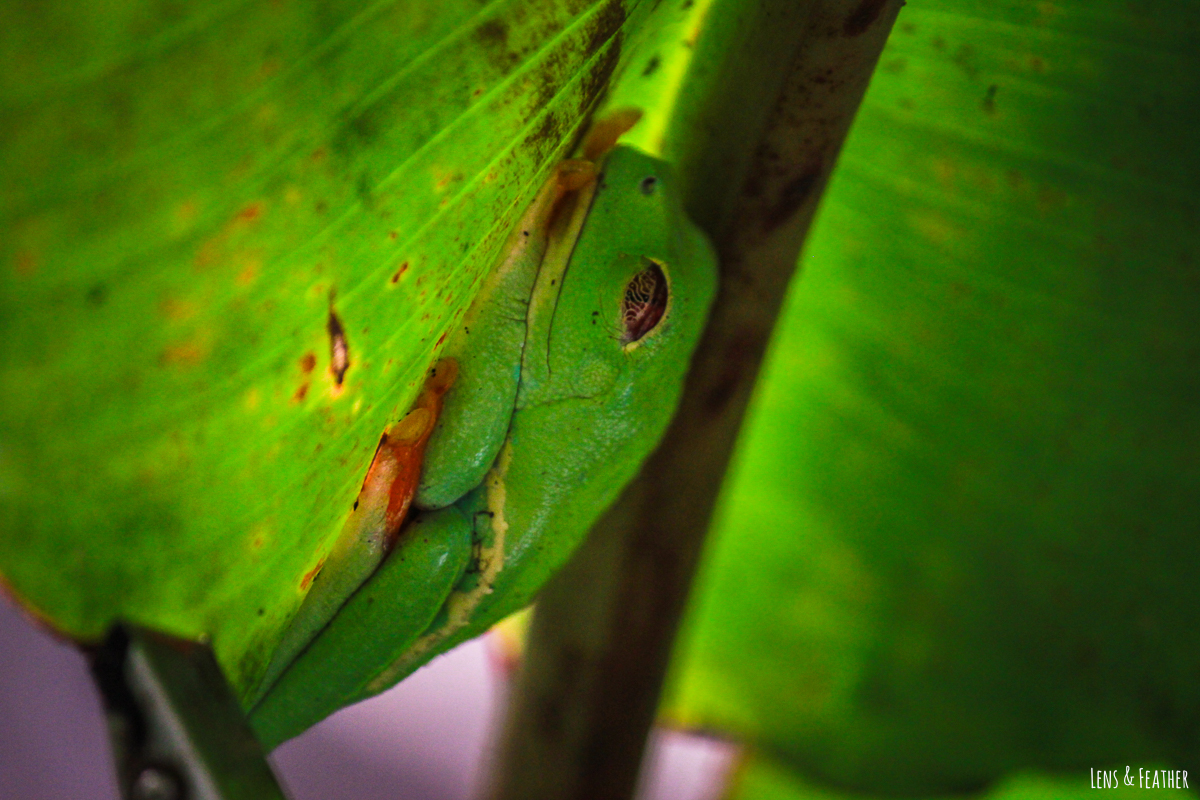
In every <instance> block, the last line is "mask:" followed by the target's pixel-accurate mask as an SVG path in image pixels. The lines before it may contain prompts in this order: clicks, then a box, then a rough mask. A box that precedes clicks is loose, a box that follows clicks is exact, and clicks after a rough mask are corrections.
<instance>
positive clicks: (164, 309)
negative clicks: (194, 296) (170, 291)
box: [158, 297, 196, 322]
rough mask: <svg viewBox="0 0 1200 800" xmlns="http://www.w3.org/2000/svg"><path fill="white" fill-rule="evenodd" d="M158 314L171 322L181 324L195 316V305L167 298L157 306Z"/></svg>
mask: <svg viewBox="0 0 1200 800" xmlns="http://www.w3.org/2000/svg"><path fill="white" fill-rule="evenodd" d="M158 313H160V314H161V315H162V316H164V317H166V318H167V319H169V320H171V321H173V322H182V321H184V320H186V319H190V318H191V317H194V316H195V315H196V304H195V303H192V302H190V301H188V300H180V299H179V298H177V297H168V298H165V299H164V300H162V301H161V302H160V303H159V304H158Z"/></svg>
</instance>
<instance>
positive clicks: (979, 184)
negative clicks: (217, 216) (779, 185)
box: [665, 0, 1200, 798]
mask: <svg viewBox="0 0 1200 800" xmlns="http://www.w3.org/2000/svg"><path fill="white" fill-rule="evenodd" d="M1198 12H1200V7H1198V6H1197V5H1196V3H1194V2H1185V3H1172V2H1155V3H1137V4H1132V3H1126V2H1117V1H1115V0H1104V1H1103V2H1098V1H1095V0H1091V1H1089V2H1083V1H1082V0H1072V1H1071V2H1039V3H1025V2H1015V0H1013V1H1008V2H981V1H979V0H956V1H955V2H949V0H914V2H912V3H910V4H909V6H908V7H907V8H905V9H904V10H903V11H902V13H901V15H900V18H899V21H898V22H897V24H896V27H895V29H894V31H893V33H892V37H891V40H890V41H889V43H888V46H887V49H886V50H885V52H884V55H883V57H882V60H881V62H880V68H879V70H878V71H877V72H876V75H875V78H874V81H873V84H872V87H871V89H870V91H869V93H868V95H867V98H866V101H865V103H864V105H863V107H862V109H861V111H860V113H859V116H858V119H857V121H856V123H855V128H854V130H853V132H852V134H851V136H850V139H849V141H848V143H847V145H846V148H845V150H844V152H843V154H842V156H841V160H840V162H839V166H838V169H837V172H836V174H835V176H834V179H833V181H832V184H831V186H830V189H829V191H828V193H827V194H826V197H825V200H824V205H823V208H822V211H821V213H820V217H819V219H818V221H817V225H816V227H815V229H814V231H813V234H812V236H811V238H810V240H809V242H808V244H807V246H806V250H805V253H804V255H803V257H802V268H803V272H802V275H801V276H800V278H799V279H798V280H797V281H796V282H795V283H794V285H793V287H792V293H791V296H790V298H789V301H788V308H787V310H786V313H785V317H784V318H783V319H782V321H781V323H780V326H779V328H778V329H777V331H776V337H775V340H774V343H773V350H772V353H771V356H770V360H769V362H768V366H767V373H766V377H765V379H764V381H763V382H762V384H761V385H760V389H759V392H758V395H757V398H756V401H755V409H754V411H753V414H752V418H751V420H750V421H749V422H748V425H747V429H746V431H745V434H744V437H743V439H742V442H741V451H740V455H739V460H738V463H737V466H736V468H735V470H734V473H733V474H732V475H731V479H730V481H729V483H728V484H727V487H726V496H725V499H724V505H723V513H722V514H721V518H720V521H719V524H718V528H717V530H716V531H715V532H714V533H715V536H714V538H713V540H712V541H711V543H710V547H709V549H708V552H707V555H706V567H705V570H704V571H703V573H702V575H701V578H700V583H699V586H698V588H697V591H696V596H695V598H694V601H693V604H692V608H691V612H690V617H689V621H688V624H687V629H686V631H685V635H684V636H683V638H682V640H681V642H680V645H679V647H678V650H677V658H676V664H675V670H674V680H673V688H672V691H671V693H670V697H669V698H668V700H667V703H666V706H665V711H666V713H667V715H668V717H669V718H671V719H673V720H675V721H678V722H682V723H684V724H690V725H694V726H702V727H706V728H710V729H713V728H715V729H719V730H724V731H729V732H733V733H735V734H736V735H739V736H741V737H743V738H744V739H746V740H747V741H749V742H750V743H752V745H753V747H754V748H756V749H757V750H758V751H759V752H761V753H763V754H764V755H765V756H766V757H768V758H770V759H773V760H774V762H775V763H776V764H778V765H779V768H780V769H785V770H798V771H799V772H801V773H803V774H805V775H807V776H809V777H810V778H814V779H816V780H818V781H822V782H827V783H832V784H834V785H840V786H843V787H848V788H852V789H854V790H858V791H871V792H884V793H905V794H910V795H914V796H916V795H922V794H930V793H939V792H957V791H970V790H974V789H978V788H981V787H984V786H986V785H987V784H988V783H989V782H991V781H993V780H994V779H997V778H999V777H1000V776H1002V775H1005V774H1007V773H1009V772H1011V771H1013V770H1018V769H1030V768H1039V769H1047V770H1070V775H1071V779H1072V780H1073V781H1074V784H1073V785H1075V786H1077V787H1078V786H1080V785H1082V786H1085V787H1086V785H1087V784H1086V780H1087V768H1088V767H1097V768H1098V767H1101V766H1105V765H1115V764H1117V763H1120V764H1121V765H1125V764H1133V765H1134V767H1135V771H1136V767H1137V766H1139V764H1138V763H1137V762H1138V761H1139V760H1141V761H1145V762H1153V763H1162V762H1167V763H1172V764H1173V765H1175V766H1179V767H1185V768H1186V767H1188V766H1189V765H1190V766H1194V765H1195V756H1196V753H1197V745H1198V742H1197V736H1198V735H1200V604H1197V602H1196V592H1195V588H1194V587H1195V585H1196V584H1195V581H1196V575H1197V573H1198V571H1200V537H1198V536H1197V533H1198V531H1200V414H1197V409H1198V406H1197V404H1198V401H1200V314H1197V299H1198V297H1200V292H1198V290H1200V275H1198V273H1197V267H1198V266H1200V247H1198V240H1200V215H1198V213H1197V206H1196V197H1197V196H1200V153H1198V150H1197V148H1196V145H1195V142H1196V130H1197V127H1198V125H1200V13H1198ZM1143 765H1144V764H1143ZM1121 771H1122V774H1123V772H1124V771H1123V769H1122V770H1121ZM1195 774H1196V773H1195V772H1194V771H1192V775H1193V776H1194V775H1195ZM1081 781H1082V782H1083V783H1082V784H1080V782H1081ZM1055 791H1057V790H1055ZM1051 793H1053V792H1051ZM739 796H744V797H756V798H757V797H775V796H781V797H782V796H793V795H788V794H786V793H782V794H779V793H772V792H771V791H768V790H766V789H762V790H761V791H758V790H754V791H745V792H743V795H739ZM795 796H809V795H795ZM813 796H824V795H813ZM1022 796H1026V795H1022ZM1028 796H1034V795H1028ZM1040 796H1045V795H1040Z"/></svg>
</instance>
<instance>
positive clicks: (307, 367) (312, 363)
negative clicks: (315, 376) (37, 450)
mask: <svg viewBox="0 0 1200 800" xmlns="http://www.w3.org/2000/svg"><path fill="white" fill-rule="evenodd" d="M316 366H317V356H316V354H315V353H313V352H312V351H311V350H310V351H309V352H307V353H305V354H304V355H303V356H302V357H301V358H300V371H301V372H303V373H304V374H305V375H307V374H308V373H310V372H312V371H313V369H314V368H315V367H316Z"/></svg>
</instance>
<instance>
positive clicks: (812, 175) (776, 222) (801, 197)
mask: <svg viewBox="0 0 1200 800" xmlns="http://www.w3.org/2000/svg"><path fill="white" fill-rule="evenodd" d="M820 179H821V162H819V161H818V162H816V163H814V164H810V165H809V166H808V167H806V168H805V170H804V172H802V173H800V175H798V176H797V177H795V178H793V179H792V180H790V181H788V183H787V185H786V186H784V187H783V190H782V191H780V193H779V198H778V199H777V200H776V201H775V203H774V204H773V205H772V206H771V207H770V208H768V209H767V211H766V213H765V214H764V215H763V230H764V231H772V230H774V229H775V228H777V227H779V226H780V225H782V224H783V223H785V222H787V221H788V220H789V219H791V217H792V215H793V214H795V213H796V211H797V209H799V208H800V206H802V205H804V201H805V200H807V199H808V197H809V195H811V194H812V191H813V189H815V188H816V186H817V183H818V182H819V181H820Z"/></svg>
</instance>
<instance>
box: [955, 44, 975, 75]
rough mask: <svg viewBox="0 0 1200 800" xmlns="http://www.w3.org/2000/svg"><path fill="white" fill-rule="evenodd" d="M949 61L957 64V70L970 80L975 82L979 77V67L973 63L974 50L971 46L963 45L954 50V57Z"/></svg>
mask: <svg viewBox="0 0 1200 800" xmlns="http://www.w3.org/2000/svg"><path fill="white" fill-rule="evenodd" d="M950 60H951V61H953V62H954V63H955V64H957V65H958V67H959V69H961V70H962V71H963V73H965V74H966V76H967V77H968V78H970V79H971V80H975V78H976V77H977V76H978V75H979V66H978V65H977V64H976V63H975V48H974V47H972V46H971V45H969V44H964V45H963V46H962V47H960V48H958V49H957V50H955V51H954V57H953V58H952V59H950Z"/></svg>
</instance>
